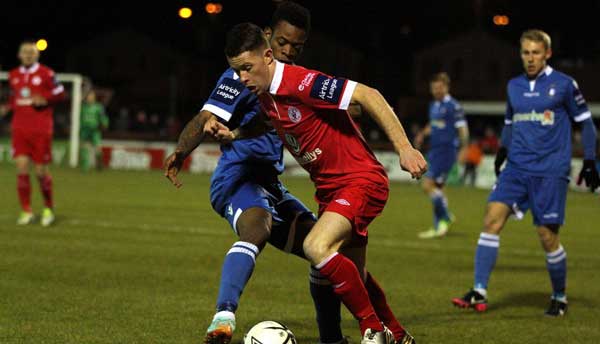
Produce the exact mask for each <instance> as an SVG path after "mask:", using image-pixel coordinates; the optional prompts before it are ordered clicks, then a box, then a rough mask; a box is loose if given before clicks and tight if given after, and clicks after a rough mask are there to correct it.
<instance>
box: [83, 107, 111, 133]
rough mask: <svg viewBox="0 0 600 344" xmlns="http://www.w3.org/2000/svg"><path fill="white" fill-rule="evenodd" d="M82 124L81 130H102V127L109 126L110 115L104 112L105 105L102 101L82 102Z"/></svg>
mask: <svg viewBox="0 0 600 344" xmlns="http://www.w3.org/2000/svg"><path fill="white" fill-rule="evenodd" d="M80 126H81V130H100V127H104V128H106V127H108V116H106V113H105V112H104V106H102V104H100V103H91V104H89V103H83V104H81V117H80Z"/></svg>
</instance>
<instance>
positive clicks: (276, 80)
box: [269, 60, 285, 94]
mask: <svg viewBox="0 0 600 344" xmlns="http://www.w3.org/2000/svg"><path fill="white" fill-rule="evenodd" d="M274 61H275V74H273V80H271V86H270V87H269V93H271V94H277V90H279V86H280V85H281V80H282V79H283V68H284V67H285V64H284V63H282V62H279V61H277V60H274Z"/></svg>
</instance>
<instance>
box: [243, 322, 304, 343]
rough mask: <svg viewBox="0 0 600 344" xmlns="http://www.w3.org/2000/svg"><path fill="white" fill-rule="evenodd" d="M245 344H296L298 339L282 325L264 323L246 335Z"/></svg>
mask: <svg viewBox="0 0 600 344" xmlns="http://www.w3.org/2000/svg"><path fill="white" fill-rule="evenodd" d="M244 344H296V337H295V336H294V334H293V333H292V331H290V329H289V328H287V326H285V325H284V324H282V323H279V322H277V321H262V322H259V323H258V324H256V325H254V326H253V327H252V328H251V329H250V331H248V333H246V335H245V336H244Z"/></svg>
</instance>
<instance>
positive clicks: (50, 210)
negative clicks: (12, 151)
mask: <svg viewBox="0 0 600 344" xmlns="http://www.w3.org/2000/svg"><path fill="white" fill-rule="evenodd" d="M35 174H36V176H37V178H38V181H39V183H40V191H41V192H42V197H43V199H44V209H43V210H42V217H41V219H40V223H41V224H42V226H44V227H47V226H50V225H51V224H53V223H54V219H55V217H54V204H53V199H52V175H51V174H50V169H49V168H48V165H47V164H35Z"/></svg>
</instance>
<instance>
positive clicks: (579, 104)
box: [565, 79, 592, 122]
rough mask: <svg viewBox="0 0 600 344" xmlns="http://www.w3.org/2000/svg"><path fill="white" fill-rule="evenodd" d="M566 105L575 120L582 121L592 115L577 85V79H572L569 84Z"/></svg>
mask: <svg viewBox="0 0 600 344" xmlns="http://www.w3.org/2000/svg"><path fill="white" fill-rule="evenodd" d="M565 97H566V99H565V105H566V107H567V112H568V113H569V116H570V117H571V118H573V120H574V121H575V122H582V121H585V120H586V119H588V118H591V117H592V113H591V112H590V110H589V108H588V106H587V103H586V102H585V99H584V98H583V94H581V90H580V89H579V86H578V85H577V81H575V80H573V79H571V80H570V82H569V83H568V84H567V92H566V94H565Z"/></svg>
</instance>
